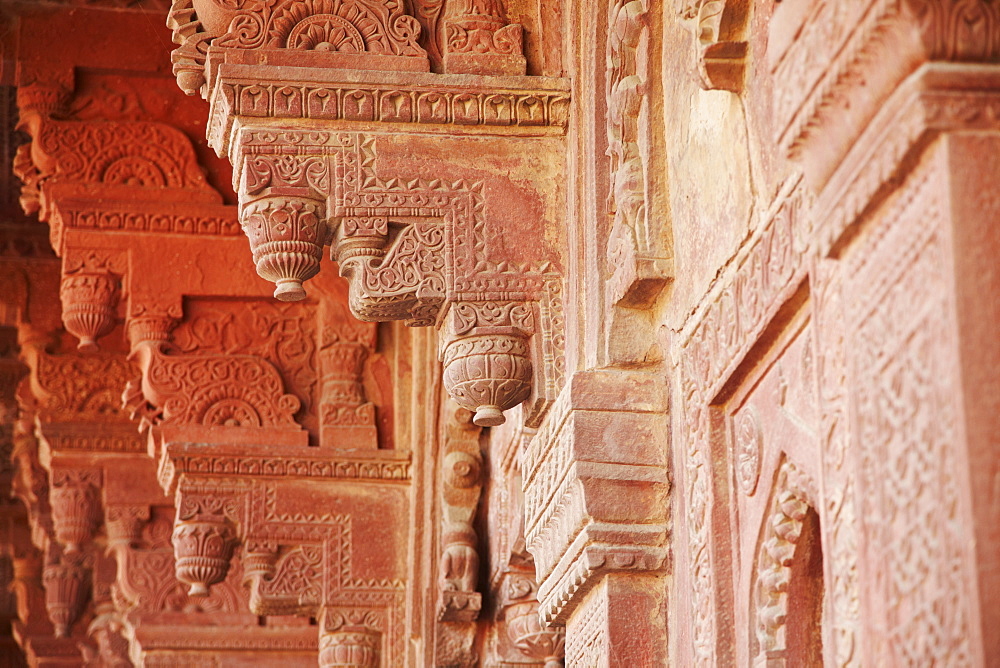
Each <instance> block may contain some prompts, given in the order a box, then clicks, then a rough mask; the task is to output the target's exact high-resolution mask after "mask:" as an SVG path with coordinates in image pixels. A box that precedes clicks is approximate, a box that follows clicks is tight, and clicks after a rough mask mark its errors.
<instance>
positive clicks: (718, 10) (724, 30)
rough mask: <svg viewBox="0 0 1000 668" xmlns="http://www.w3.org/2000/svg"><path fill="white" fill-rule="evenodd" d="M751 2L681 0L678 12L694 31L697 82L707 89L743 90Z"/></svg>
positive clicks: (734, 0)
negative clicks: (747, 27)
mask: <svg viewBox="0 0 1000 668" xmlns="http://www.w3.org/2000/svg"><path fill="white" fill-rule="evenodd" d="M750 6H751V3H747V2H742V1H741V0H680V7H679V11H680V15H681V18H683V19H685V21H686V22H687V23H688V25H689V26H690V28H691V31H692V32H693V33H694V59H695V64H696V68H697V69H696V73H697V77H698V83H700V84H701V86H702V87H703V88H705V89H706V90H713V89H719V90H728V91H732V92H734V93H739V92H740V91H742V89H743V75H744V71H745V70H746V57H747V42H746V37H745V36H744V34H743V33H744V32H745V31H746V22H747V18H748V14H749V12H750Z"/></svg>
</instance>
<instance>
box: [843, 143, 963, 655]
mask: <svg viewBox="0 0 1000 668" xmlns="http://www.w3.org/2000/svg"><path fill="white" fill-rule="evenodd" d="M934 157H935V156H933V155H932V156H929V158H928V159H931V158H934ZM940 162H941V158H940V157H937V160H936V163H935V164H934V165H929V166H928V165H925V166H923V167H921V168H918V169H917V170H916V172H915V173H914V174H913V175H912V176H911V177H910V182H908V183H907V184H905V185H904V186H903V187H902V188H901V190H900V192H899V193H898V194H897V196H896V197H895V198H894V199H893V200H892V201H891V202H890V203H889V204H887V205H886V207H885V210H884V213H882V214H881V215H880V216H879V220H878V227H877V228H876V230H875V231H874V233H873V235H872V240H871V242H870V243H871V248H870V249H869V252H867V253H865V254H864V255H861V256H859V257H858V259H857V260H855V259H854V258H853V257H851V258H849V263H848V264H847V266H846V267H845V273H846V275H847V276H850V277H851V281H852V283H853V284H854V285H853V292H854V294H859V296H860V298H859V299H858V300H856V301H855V302H853V303H852V304H851V306H852V307H853V308H851V309H850V310H849V311H848V313H849V316H848V317H849V322H850V323H851V324H852V325H853V335H852V336H851V337H850V343H849V344H848V350H849V351H851V355H850V360H851V370H852V376H853V377H854V379H855V382H856V383H857V400H856V402H855V403H854V410H855V411H856V414H855V420H856V425H857V427H856V428H857V433H856V434H854V441H853V442H854V447H855V448H856V449H857V452H858V454H859V457H860V471H861V475H860V479H859V481H858V483H859V486H860V489H859V492H860V494H859V497H858V498H860V499H861V504H860V509H859V510H860V514H861V516H862V517H864V518H865V520H864V525H863V526H864V527H865V534H866V537H867V540H866V543H867V545H868V552H867V554H866V558H865V560H864V562H863V563H864V564H865V567H864V568H863V569H862V573H863V574H864V575H865V576H866V577H865V582H867V583H868V587H869V598H868V601H867V604H868V606H870V609H872V610H883V611H884V612H883V613H882V615H884V616H881V615H876V616H877V617H880V619H878V620H877V621H876V620H873V622H874V623H873V625H872V629H871V633H870V635H869V642H868V644H869V652H870V653H869V654H866V656H865V657H864V658H863V660H864V661H866V662H867V661H869V660H870V661H872V662H876V663H877V662H890V663H926V662H935V661H948V662H950V663H954V664H955V665H971V664H972V658H971V657H972V654H971V652H972V649H971V647H970V645H969V629H970V624H971V623H972V622H971V620H970V618H969V615H968V610H967V603H966V602H967V601H968V600H970V598H971V597H970V595H969V593H968V591H969V590H968V587H969V583H968V580H967V577H968V576H967V575H966V574H965V573H966V570H965V568H966V567H965V565H964V563H965V557H964V556H963V554H964V550H963V548H962V538H961V536H962V535H963V534H962V529H961V528H960V523H959V522H958V520H957V518H956V515H957V513H958V510H957V508H956V506H955V501H954V500H955V499H957V498H958V497H959V495H960V492H959V489H960V488H959V482H958V480H956V472H957V469H958V464H957V462H956V460H955V455H954V454H953V453H954V452H955V447H954V443H955V440H956V438H957V433H956V424H955V421H954V416H955V415H956V413H957V411H956V409H955V408H954V404H953V396H954V395H953V391H952V390H951V389H950V387H951V385H950V383H951V382H953V381H952V380H951V379H952V378H953V374H954V371H953V368H954V365H955V362H954V361H953V358H952V356H951V355H952V353H951V352H950V350H951V345H952V344H951V343H950V341H951V334H950V333H949V330H948V328H947V326H946V324H945V321H944V320H943V319H942V318H941V317H940V313H941V312H942V311H943V310H944V309H947V308H948V307H947V304H948V303H949V302H948V299H947V296H946V293H945V291H944V287H945V285H946V284H947V283H946V279H945V278H944V276H943V274H942V272H943V271H944V270H945V267H947V266H948V265H949V263H950V260H949V259H948V256H947V253H946V251H945V247H944V244H943V241H942V235H943V230H944V229H945V220H946V219H945V217H944V216H945V215H946V207H947V202H948V200H947V198H946V197H945V193H944V188H943V187H942V185H941V184H942V183H943V182H944V179H943V175H942V173H941V172H940V171H939V167H938V165H939V164H940ZM917 221H919V222H917ZM890 560H891V561H892V562H893V563H894V564H896V565H895V566H894V567H893V568H891V569H880V568H873V567H872V566H873V565H874V564H876V563H879V562H880V561H881V562H888V561H890ZM883 606H884V607H883Z"/></svg>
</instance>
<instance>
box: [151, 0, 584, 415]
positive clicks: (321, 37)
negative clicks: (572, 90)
mask: <svg viewBox="0 0 1000 668" xmlns="http://www.w3.org/2000/svg"><path fill="white" fill-rule="evenodd" d="M361 4H362V5H365V6H370V7H371V8H373V11H374V8H376V7H377V8H378V12H375V13H376V14H377V15H378V16H380V17H382V18H380V19H379V20H378V21H374V22H368V23H365V25H364V30H361V29H360V27H359V26H356V25H354V24H352V23H351V21H354V20H355V17H354V16H353V15H348V14H343V15H341V14H342V12H340V13H338V12H339V11H340V10H337V11H335V12H334V14H320V13H319V9H318V6H314V5H312V4H307V5H302V4H301V3H292V2H288V1H287V0H282V1H279V2H276V3H271V2H257V1H256V0H254V1H252V2H246V3H243V4H241V5H240V7H239V8H238V9H235V8H232V7H231V6H227V5H225V3H219V2H214V1H209V0H204V2H195V1H194V0H177V2H175V5H174V11H173V12H172V14H171V16H172V17H173V18H172V19H171V22H172V25H174V27H175V39H176V40H177V41H178V42H179V43H180V44H181V48H180V49H178V51H177V52H176V53H177V54H178V55H177V58H178V59H179V60H178V62H181V61H183V64H182V65H181V66H180V67H179V69H178V74H179V75H180V80H181V85H182V87H184V88H185V89H186V90H188V91H189V92H190V91H191V90H192V89H193V88H195V87H197V88H198V89H199V90H201V91H202V93H203V95H204V97H206V99H208V100H209V101H210V103H211V116H210V121H209V127H208V136H209V142H210V144H211V145H212V146H213V147H214V148H215V149H216V151H217V152H218V153H219V154H220V155H227V156H228V157H229V158H230V160H231V162H232V163H233V165H234V169H235V171H234V183H235V185H236V189H237V193H238V195H239V198H240V219H241V224H242V225H243V228H244V230H245V232H246V233H247V236H248V237H249V239H250V245H251V250H252V255H253V260H254V263H255V264H256V266H257V271H258V273H259V274H260V275H261V276H263V277H264V278H267V279H268V280H271V281H272V282H274V283H275V285H276V290H275V296H276V297H277V298H279V299H284V300H298V299H302V298H304V297H305V289H304V288H303V282H304V281H306V280H308V279H309V278H311V277H313V276H314V275H315V274H316V273H317V272H318V271H319V269H320V264H321V256H322V252H323V249H324V246H326V245H328V244H329V245H332V247H333V248H332V257H333V259H334V260H336V261H337V262H338V263H339V265H340V272H341V275H342V276H344V277H345V278H347V280H348V283H349V284H350V303H351V309H352V311H353V312H354V314H355V315H356V316H357V317H358V318H360V319H361V320H367V321H387V320H403V321H405V322H406V323H407V324H409V325H414V326H416V325H421V326H424V325H428V326H436V327H438V328H439V329H442V331H443V332H444V338H445V340H444V343H443V346H442V355H443V357H444V358H445V359H446V364H447V365H448V366H449V367H450V368H451V369H452V372H451V374H450V376H449V384H450V386H451V387H453V388H455V389H456V392H455V394H454V395H453V396H454V397H455V398H456V400H457V401H458V402H459V403H460V404H461V405H463V406H464V407H465V408H468V409H469V410H472V411H474V412H476V413H477V417H476V418H475V421H476V424H478V425H481V426H488V425H497V424H500V423H501V422H502V421H503V415H502V412H503V411H504V410H507V409H509V408H512V407H513V406H515V405H518V404H520V403H522V402H524V401H528V402H529V406H528V410H527V411H526V416H527V420H528V422H535V423H536V424H537V422H538V421H539V420H540V419H541V415H542V414H543V413H544V410H545V408H546V407H547V406H548V405H549V403H551V401H552V400H553V399H554V397H555V393H556V392H557V391H558V387H559V385H560V384H561V370H560V367H561V364H560V358H561V342H560V337H561V335H562V332H561V324H562V323H561V303H560V296H559V293H560V288H561V274H560V266H561V258H560V257H559V251H558V250H556V248H557V247H558V245H555V246H553V245H551V239H548V238H546V236H545V234H544V233H543V232H544V230H543V229H541V228H542V227H543V226H535V227H534V228H531V226H530V225H527V226H525V225H523V224H519V229H528V230H531V231H530V232H524V235H525V236H526V237H530V238H524V239H521V238H519V239H518V242H519V244H520V245H521V248H519V249H518V250H517V251H513V252H511V251H507V252H505V253H497V252H495V251H494V250H492V249H491V244H490V242H489V238H490V230H489V229H486V227H487V222H486V216H485V212H486V210H487V208H488V207H490V206H495V207H503V206H504V204H503V203H502V199H503V196H502V195H501V196H497V200H496V201H495V202H494V203H490V202H487V201H486V200H487V193H488V192H490V190H491V188H493V187H494V186H496V187H497V188H506V187H508V185H506V182H504V181H503V178H506V177H498V178H497V179H496V180H497V183H496V184H494V183H491V182H490V181H489V180H486V181H471V180H470V181H465V180H463V179H450V180H449V179H444V178H426V177H425V176H424V175H425V174H427V173H429V170H428V165H427V163H426V161H424V160H423V159H421V157H420V156H411V157H410V159H407V160H404V161H402V162H400V161H398V160H397V161H396V162H395V163H393V164H396V165H402V168H401V169H400V168H394V170H396V169H398V173H395V174H391V175H385V174H382V173H380V171H379V170H378V169H377V167H378V165H377V164H376V163H377V156H376V151H375V146H376V137H375V136H364V135H361V134H359V133H358V132H357V131H356V129H357V127H358V126H357V125H353V126H352V125H351V124H352V123H354V122H357V121H365V122H368V123H369V124H374V127H375V128H377V131H376V132H381V131H384V130H391V129H392V128H393V126H394V125H395V126H397V127H401V128H404V127H411V126H413V125H414V124H416V126H418V127H419V128H420V130H421V131H424V130H426V131H432V132H435V133H443V134H444V135H447V136H448V137H450V138H463V137H466V136H469V135H470V134H472V133H473V132H475V133H477V134H478V133H479V131H483V132H485V133H488V134H489V135H492V138H491V139H490V141H491V142H501V143H502V142H503V140H504V139H505V138H514V137H518V138H525V137H558V136H559V135H560V134H562V133H563V132H564V130H565V127H566V125H567V122H568V118H567V109H568V104H569V89H568V86H567V83H568V82H566V81H564V80H557V79H548V78H543V77H525V76H511V75H515V74H516V75H520V74H523V72H524V64H523V63H524V59H523V56H522V55H521V53H520V50H521V45H520V32H521V31H520V26H518V25H515V24H509V23H508V22H507V19H506V11H505V8H504V3H503V2H501V1H500V0H491V1H489V2H475V3H470V2H464V1H462V0H454V1H449V2H447V3H442V4H441V5H440V7H436V8H433V9H431V8H428V7H418V8H416V14H417V15H418V16H419V17H420V21H423V25H424V27H425V29H428V30H430V31H431V32H433V34H432V35H430V36H429V37H430V39H429V41H428V43H429V44H431V45H432V47H431V50H432V52H436V53H437V56H440V57H441V59H442V61H443V67H444V70H445V73H443V74H432V73H430V72H429V71H428V70H429V64H428V59H427V53H426V52H424V50H423V48H421V47H420V46H418V45H417V43H416V38H417V37H418V35H419V32H420V23H418V21H417V20H416V19H414V18H413V17H411V16H409V15H406V14H405V12H404V11H403V10H402V5H399V4H397V3H389V2H386V0H364V1H363V2H362V3H361ZM188 8H194V9H195V10H196V12H195V13H191V12H189V11H188ZM373 15H374V14H373ZM195 17H197V19H195ZM334 24H336V25H337V26H340V29H339V30H340V31H339V32H338V31H334V32H330V30H332V28H330V26H332V25H334ZM328 33H329V34H328ZM334 33H336V35H335V34H334ZM356 33H357V35H359V36H360V35H362V34H363V35H364V36H363V38H362V37H359V38H358V40H355V39H354V38H353V37H351V36H352V35H355V34H356ZM206 35H208V37H206ZM331 40H332V41H331ZM208 42H211V48H210V49H206V50H204V53H205V58H204V59H203V60H204V67H203V71H202V72H201V73H200V74H199V70H198V68H199V67H201V65H200V64H199V61H200V60H202V59H201V58H200V56H196V55H192V54H193V53H194V52H195V51H197V52H198V53H201V51H199V49H200V48H201V45H204V44H206V43H208ZM434 45H436V46H434ZM437 56H435V57H437ZM263 62H266V63H268V64H269V65H276V64H277V65H285V66H288V67H287V73H288V74H291V73H293V72H294V77H293V79H294V80H289V81H287V82H284V83H281V84H280V85H277V86H276V85H275V81H273V77H271V75H270V74H267V75H262V71H261V70H260V68H259V67H256V64H257V63H263ZM458 71H460V72H463V73H464V74H461V75H457V74H449V73H448V72H458ZM269 72H270V71H269ZM205 73H209V76H208V77H207V78H204V79H202V78H201V77H202V76H203V75H204V74H205ZM268 77H269V78H268ZM194 79H198V81H197V82H195V83H192V81H193V80H194ZM203 81H204V82H207V83H203ZM303 119H308V120H309V122H310V123H312V124H313V126H315V127H317V128H323V131H311V130H303V129H302V124H301V121H302V120H303ZM316 122H320V123H321V125H315V123H316ZM398 124H404V125H401V126H400V125H398ZM411 129H412V128H411ZM498 145H499V144H498ZM549 148H551V145H550V146H549ZM553 155H554V156H555V154H553ZM554 159H557V158H555V157H554ZM445 162H446V161H445ZM408 171H409V173H408ZM503 173H504V174H509V170H504V172H503ZM511 178H514V179H516V177H511ZM535 194H536V195H539V196H540V197H543V196H542V194H541V192H537V193H535ZM521 222H523V221H519V223H521ZM496 224H498V225H499V224H500V218H497V223H496ZM505 255H512V256H514V257H516V260H515V259H514V257H505ZM512 307H514V308H515V309H516V310H517V311H518V313H519V314H521V313H522V312H525V311H526V312H527V313H528V314H530V315H528V318H529V319H531V320H533V322H531V323H526V322H507V323H500V322H481V323H474V324H473V325H472V326H469V327H466V328H465V329H460V328H456V327H454V326H453V324H448V323H447V320H448V319H449V318H452V319H454V318H461V317H464V314H463V313H458V312H459V311H464V310H467V309H469V308H478V309H480V311H481V313H483V314H487V316H486V317H487V320H488V319H489V318H490V317H493V315H496V316H497V317H500V316H502V315H504V314H509V311H510V309H511V308H512ZM450 312H454V313H458V315H449V313H450ZM492 312H497V313H496V314H494V313H492ZM509 319H510V318H508V320H509ZM529 324H530V326H529ZM445 330H447V331H445ZM480 330H481V331H480ZM533 368H534V372H532V369H533ZM482 372H485V373H487V374H489V376H490V377H489V378H485V379H476V378H475V377H474V376H472V375H469V374H476V373H482Z"/></svg>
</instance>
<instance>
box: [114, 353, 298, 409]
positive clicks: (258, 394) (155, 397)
mask: <svg viewBox="0 0 1000 668" xmlns="http://www.w3.org/2000/svg"><path fill="white" fill-rule="evenodd" d="M132 358H133V359H135V360H136V362H137V363H138V365H139V367H140V369H141V370H142V385H141V389H142V395H143V397H144V398H145V400H146V402H147V403H148V404H149V405H150V406H152V407H155V408H156V409H157V411H158V422H159V423H160V424H164V425H184V426H205V427H213V426H224V427H241V426H242V427H265V428H293V429H298V428H299V427H298V425H297V423H296V422H295V419H294V417H293V416H294V415H295V413H296V412H297V411H298V410H299V406H300V401H299V399H298V397H296V396H295V395H293V394H286V393H285V392H284V384H283V382H282V379H281V376H280V374H279V373H278V371H277V369H275V368H274V366H273V365H272V364H270V363H268V362H267V361H266V360H263V359H261V358H259V357H255V356H251V355H194V354H192V355H173V354H167V353H166V352H165V351H164V350H163V346H161V345H157V344H154V343H147V344H145V345H142V346H140V347H139V348H138V350H136V351H135V352H134V353H133V355H132ZM133 394H134V393H133ZM131 400H132V403H135V398H134V397H133V398H131Z"/></svg>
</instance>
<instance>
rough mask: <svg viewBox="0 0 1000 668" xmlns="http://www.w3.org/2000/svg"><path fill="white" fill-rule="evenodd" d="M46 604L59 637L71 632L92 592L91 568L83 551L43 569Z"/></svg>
mask: <svg viewBox="0 0 1000 668" xmlns="http://www.w3.org/2000/svg"><path fill="white" fill-rule="evenodd" d="M42 583H43V585H44V586H45V608H46V610H48V613H49V619H50V620H52V625H53V627H54V628H55V635H56V637H57V638H65V637H67V636H68V635H69V632H70V628H71V627H72V626H73V624H74V623H75V622H76V620H77V619H78V618H79V616H80V613H81V612H83V607H84V605H85V604H86V601H87V597H88V595H89V593H90V569H89V568H88V567H87V566H86V565H85V564H84V562H83V559H82V556H81V555H76V556H72V555H66V556H64V557H63V558H62V559H61V560H59V561H56V562H55V563H52V564H49V565H47V566H46V567H45V569H44V570H43V571H42Z"/></svg>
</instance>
